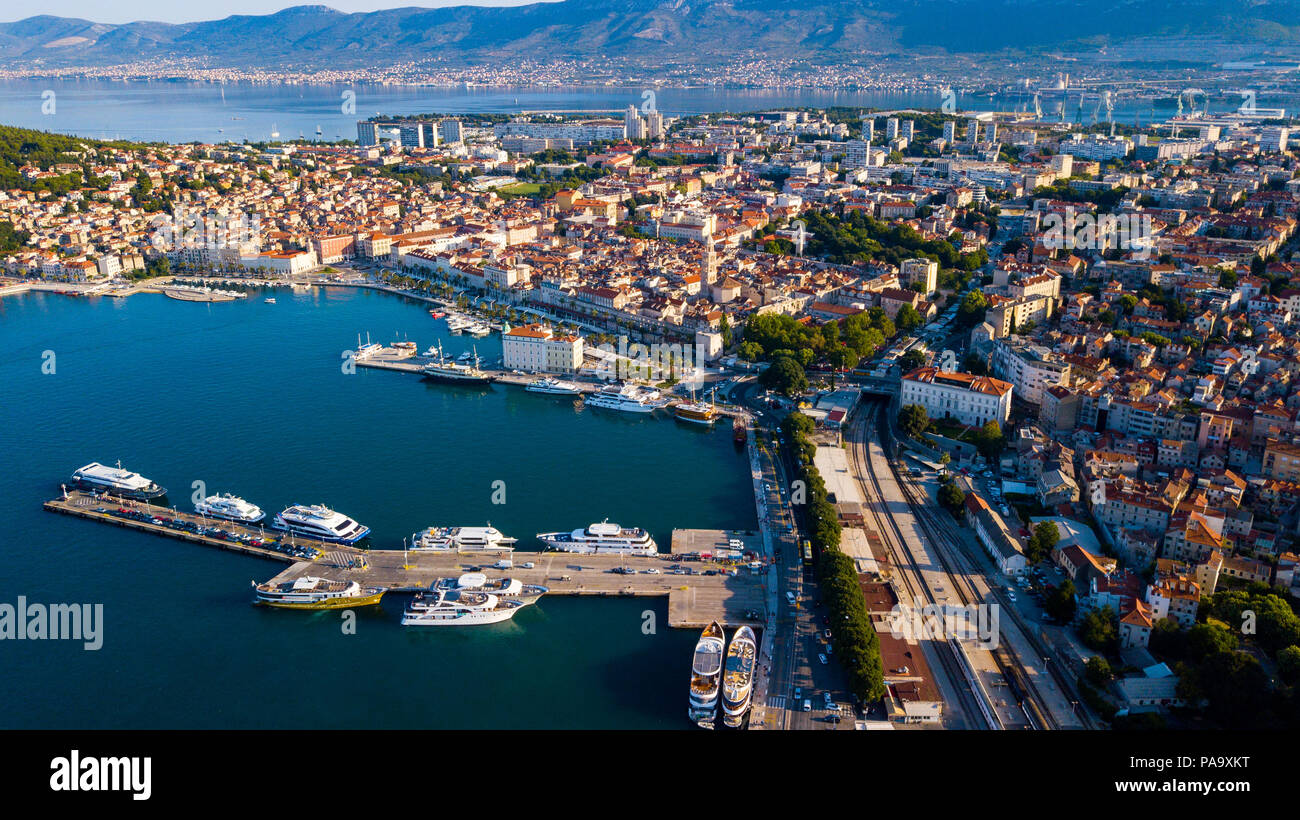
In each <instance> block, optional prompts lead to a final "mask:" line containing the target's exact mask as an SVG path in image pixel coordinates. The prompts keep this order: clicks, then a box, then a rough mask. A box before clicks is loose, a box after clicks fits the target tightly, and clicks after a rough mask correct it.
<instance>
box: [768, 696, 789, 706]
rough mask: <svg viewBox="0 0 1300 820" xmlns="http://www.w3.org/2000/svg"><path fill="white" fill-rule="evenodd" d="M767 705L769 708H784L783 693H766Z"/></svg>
mask: <svg viewBox="0 0 1300 820" xmlns="http://www.w3.org/2000/svg"><path fill="white" fill-rule="evenodd" d="M767 705H768V708H770V709H784V708H785V695H768V697H767Z"/></svg>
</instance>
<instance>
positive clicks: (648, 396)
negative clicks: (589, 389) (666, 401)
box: [584, 384, 663, 413]
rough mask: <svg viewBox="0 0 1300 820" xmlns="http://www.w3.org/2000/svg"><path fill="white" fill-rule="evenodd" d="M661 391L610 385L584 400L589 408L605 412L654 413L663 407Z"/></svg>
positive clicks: (629, 385) (630, 385)
mask: <svg viewBox="0 0 1300 820" xmlns="http://www.w3.org/2000/svg"><path fill="white" fill-rule="evenodd" d="M658 399H659V391H657V390H643V389H642V388H640V387H637V386H636V385H634V384H627V385H623V386H622V387H620V386H618V385H613V384H611V385H608V386H606V387H602V388H601V389H600V390H599V391H597V392H595V393H591V394H589V395H588V396H587V398H586V399H585V400H584V401H585V403H586V405H587V406H588V407H599V408H602V409H605V410H621V411H623V412H625V413H653V412H654V411H655V410H657V409H658V408H659V407H662V406H663V405H662V404H661V403H659V401H658Z"/></svg>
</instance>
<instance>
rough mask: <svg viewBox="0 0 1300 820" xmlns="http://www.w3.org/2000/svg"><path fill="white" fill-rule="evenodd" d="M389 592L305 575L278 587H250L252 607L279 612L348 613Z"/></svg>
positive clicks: (276, 585) (377, 600)
mask: <svg viewBox="0 0 1300 820" xmlns="http://www.w3.org/2000/svg"><path fill="white" fill-rule="evenodd" d="M387 591H388V590H386V589H384V588H382V587H363V586H361V585H360V584H358V583H357V582H356V581H330V580H326V579H325V578H317V577H315V576H313V575H304V576H302V577H301V578H295V579H294V580H292V581H286V582H284V583H280V584H272V583H265V584H257V583H254V584H253V600H254V603H258V604H263V605H265V606H273V607H278V608H281V609H351V608H352V607H354V606H371V605H374V604H378V603H379V600H380V599H381V598H383V597H384V593H385V592H387Z"/></svg>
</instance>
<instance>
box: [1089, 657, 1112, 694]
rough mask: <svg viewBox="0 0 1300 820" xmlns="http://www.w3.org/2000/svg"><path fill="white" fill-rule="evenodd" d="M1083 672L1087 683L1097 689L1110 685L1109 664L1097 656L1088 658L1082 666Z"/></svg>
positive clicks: (1110, 673)
mask: <svg viewBox="0 0 1300 820" xmlns="http://www.w3.org/2000/svg"><path fill="white" fill-rule="evenodd" d="M1083 670H1084V674H1085V675H1086V676H1087V678H1088V683H1091V684H1092V685H1093V686H1096V687H1099V688H1105V686H1106V684H1108V683H1110V679H1111V676H1112V675H1113V673H1112V672H1111V669H1110V663H1109V662H1108V661H1107V660H1106V659H1105V658H1103V657H1101V656H1099V655H1093V656H1092V657H1091V658H1088V661H1087V663H1085V664H1084V665H1083Z"/></svg>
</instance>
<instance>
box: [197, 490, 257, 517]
mask: <svg viewBox="0 0 1300 820" xmlns="http://www.w3.org/2000/svg"><path fill="white" fill-rule="evenodd" d="M194 511H195V512H197V513H199V514H200V515H210V516H212V517H214V518H225V519H226V520H228V521H238V522H239V523H241V524H256V523H257V522H258V521H261V520H262V519H263V518H265V517H266V513H264V512H262V508H261V507H259V506H257V505H256V504H249V503H248V502H247V501H245V500H244V499H242V498H239V497H238V496H233V495H231V494H230V493H225V494H224V495H210V496H208V497H207V498H205V499H203V500H202V501H200V502H198V503H197V504H195V505H194Z"/></svg>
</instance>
